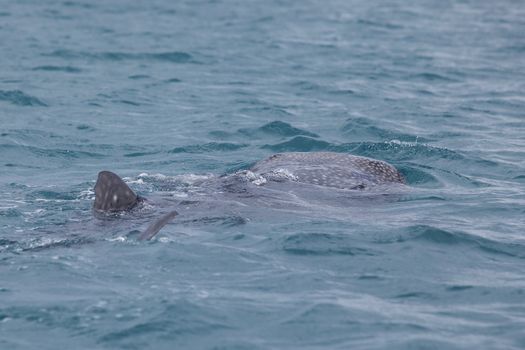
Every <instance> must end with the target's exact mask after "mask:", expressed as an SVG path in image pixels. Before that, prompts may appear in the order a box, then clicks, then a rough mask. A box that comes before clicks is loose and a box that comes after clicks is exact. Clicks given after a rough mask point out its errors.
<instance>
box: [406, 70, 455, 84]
mask: <svg viewBox="0 0 525 350" xmlns="http://www.w3.org/2000/svg"><path fill="white" fill-rule="evenodd" d="M408 79H411V80H423V81H430V82H440V81H441V82H457V81H458V80H457V79H453V78H449V77H447V76H445V75H442V74H437V73H428V72H424V73H418V74H412V75H410V76H409V77H408Z"/></svg>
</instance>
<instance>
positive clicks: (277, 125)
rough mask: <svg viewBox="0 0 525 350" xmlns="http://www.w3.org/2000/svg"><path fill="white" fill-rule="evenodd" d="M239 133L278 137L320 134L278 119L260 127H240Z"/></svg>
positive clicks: (314, 135)
mask: <svg viewBox="0 0 525 350" xmlns="http://www.w3.org/2000/svg"><path fill="white" fill-rule="evenodd" d="M237 132H238V133H239V134H242V135H246V136H250V137H251V136H255V135H258V134H264V135H270V136H278V137H290V136H299V135H301V136H308V137H319V135H317V134H315V133H313V132H310V131H306V130H303V129H299V128H296V127H294V126H292V125H290V124H288V123H285V122H282V121H279V120H276V121H273V122H270V123H267V124H264V125H263V126H261V127H258V128H252V129H239V130H238V131H237Z"/></svg>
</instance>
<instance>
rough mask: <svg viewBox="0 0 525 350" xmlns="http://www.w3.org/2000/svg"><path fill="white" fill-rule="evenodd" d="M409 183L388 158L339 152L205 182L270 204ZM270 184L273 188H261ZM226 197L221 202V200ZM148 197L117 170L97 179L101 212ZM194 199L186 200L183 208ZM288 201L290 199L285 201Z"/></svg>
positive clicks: (295, 155) (158, 225) (265, 163)
mask: <svg viewBox="0 0 525 350" xmlns="http://www.w3.org/2000/svg"><path fill="white" fill-rule="evenodd" d="M398 185H400V186H404V185H406V181H405V178H404V177H403V175H402V174H401V173H400V172H399V171H398V170H397V169H396V168H395V167H394V166H393V165H390V164H388V163H387V162H384V161H381V160H377V159H372V158H367V157H361V156H355V155H351V154H344V153H335V152H286V153H277V154H273V155H271V156H269V157H267V158H265V159H263V160H261V161H259V162H257V163H255V164H254V165H253V166H251V167H250V168H249V169H246V170H241V171H237V172H235V173H233V174H226V175H223V176H217V177H213V178H211V179H208V180H206V181H205V183H203V186H204V187H208V188H211V187H213V188H215V189H216V191H215V192H216V193H221V194H223V196H222V197H221V198H223V199H221V200H222V201H223V202H226V201H230V200H231V201H234V202H243V201H255V200H257V195H260V196H265V197H272V196H273V198H274V199H275V200H274V201H273V202H272V201H270V202H269V203H270V204H269V205H270V206H273V207H276V206H278V205H279V203H278V197H277V196H275V193H276V192H277V193H292V192H293V191H296V192H299V193H309V195H310V198H315V197H322V196H327V193H328V195H330V192H326V190H332V191H339V192H338V196H336V197H334V198H340V197H341V192H340V191H343V195H344V194H351V193H363V192H367V191H373V190H374V189H377V188H384V187H385V186H387V187H389V186H398ZM257 188H259V189H261V188H264V189H267V192H260V191H259V192H256V189H257ZM221 200H218V201H217V202H218V203H219V205H220V202H221ZM144 202H148V199H146V198H144V197H141V196H139V195H137V194H136V193H135V192H134V191H133V190H132V189H131V188H130V187H129V186H128V185H127V184H126V183H125V182H124V180H122V178H120V177H119V176H118V175H117V174H115V173H113V172H111V171H107V170H104V171H101V172H100V173H99V174H98V178H97V181H96V184H95V201H94V203H93V210H94V211H95V212H96V213H110V214H111V213H118V212H122V211H130V210H133V209H134V208H135V207H137V206H139V205H140V204H141V203H144ZM188 203H190V202H189V201H185V202H181V204H180V207H181V208H183V207H184V206H186V205H187V204H188ZM286 205H288V204H287V203H285V204H283V206H286ZM177 210H178V208H177V207H176V208H175V209H174V210H172V209H170V210H169V211H168V212H167V213H164V214H163V215H161V216H160V217H159V218H158V219H156V220H155V221H153V222H152V223H151V224H150V225H149V226H148V228H147V229H146V230H145V231H144V232H142V234H141V235H140V236H139V240H149V239H151V238H153V237H154V236H155V235H156V234H157V233H158V232H159V231H160V230H161V229H162V227H164V226H165V225H166V224H168V223H169V222H170V221H172V220H173V219H174V218H175V217H177V216H178V215H179V213H178V211H177Z"/></svg>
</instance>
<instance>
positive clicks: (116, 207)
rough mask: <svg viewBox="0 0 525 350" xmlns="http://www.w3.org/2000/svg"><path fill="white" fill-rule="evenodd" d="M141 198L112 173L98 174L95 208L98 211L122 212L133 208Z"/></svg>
mask: <svg viewBox="0 0 525 350" xmlns="http://www.w3.org/2000/svg"><path fill="white" fill-rule="evenodd" d="M138 201H139V197H138V196H137V195H136V194H135V192H133V191H132V190H131V188H129V187H128V185H126V183H125V182H124V181H123V180H122V179H121V178H120V177H119V176H118V175H117V174H115V173H112V172H111V171H101V172H100V173H98V179H97V183H96V184H95V203H93V208H94V209H95V210H98V211H109V212H114V211H121V210H128V209H131V208H133V207H134V206H135V205H136V204H137V202H138Z"/></svg>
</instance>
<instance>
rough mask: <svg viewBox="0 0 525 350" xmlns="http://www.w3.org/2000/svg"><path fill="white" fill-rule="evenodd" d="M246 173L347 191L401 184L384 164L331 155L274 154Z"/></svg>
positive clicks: (341, 154)
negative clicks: (250, 172)
mask: <svg viewBox="0 0 525 350" xmlns="http://www.w3.org/2000/svg"><path fill="white" fill-rule="evenodd" d="M250 170H251V171H252V172H254V173H255V174H258V175H261V176H263V177H264V178H266V179H268V180H269V181H286V180H290V181H295V182H300V183H307V184H313V185H319V186H325V187H334V188H340V189H351V190H363V189H368V188H371V187H373V186H377V185H383V184H391V183H398V184H404V183H405V179H404V178H403V175H401V174H400V173H399V171H398V170H397V169H396V168H394V167H393V166H392V165H390V164H388V163H386V162H383V161H380V160H375V159H370V158H365V157H358V156H354V155H350V154H343V153H334V152H308V153H306V152H290V153H278V154H274V155H272V156H270V157H268V158H266V159H264V160H262V161H260V162H258V163H256V164H255V165H254V166H253V167H252V168H251V169H250Z"/></svg>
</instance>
